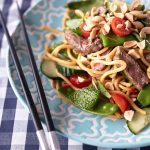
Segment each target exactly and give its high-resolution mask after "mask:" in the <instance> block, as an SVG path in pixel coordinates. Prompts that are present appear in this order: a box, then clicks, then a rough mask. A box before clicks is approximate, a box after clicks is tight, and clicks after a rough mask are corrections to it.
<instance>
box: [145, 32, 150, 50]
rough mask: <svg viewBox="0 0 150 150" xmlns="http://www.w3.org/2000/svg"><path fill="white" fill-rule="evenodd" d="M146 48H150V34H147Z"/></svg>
mask: <svg viewBox="0 0 150 150" xmlns="http://www.w3.org/2000/svg"><path fill="white" fill-rule="evenodd" d="M146 50H150V35H147V36H146Z"/></svg>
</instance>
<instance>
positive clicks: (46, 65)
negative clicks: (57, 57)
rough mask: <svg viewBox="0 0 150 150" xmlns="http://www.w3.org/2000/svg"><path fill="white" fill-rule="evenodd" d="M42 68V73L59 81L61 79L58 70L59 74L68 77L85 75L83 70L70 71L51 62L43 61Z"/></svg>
mask: <svg viewBox="0 0 150 150" xmlns="http://www.w3.org/2000/svg"><path fill="white" fill-rule="evenodd" d="M40 68H41V71H42V73H43V74H44V75H45V76H47V77H48V78H50V79H59V77H58V76H57V73H56V70H58V72H60V73H61V74H63V75H64V76H66V77H67V76H71V75H74V74H77V75H78V74H84V73H85V71H83V70H75V69H70V68H67V67H64V66H61V65H59V64H56V63H55V62H53V61H49V60H43V61H42V63H41V67H40Z"/></svg>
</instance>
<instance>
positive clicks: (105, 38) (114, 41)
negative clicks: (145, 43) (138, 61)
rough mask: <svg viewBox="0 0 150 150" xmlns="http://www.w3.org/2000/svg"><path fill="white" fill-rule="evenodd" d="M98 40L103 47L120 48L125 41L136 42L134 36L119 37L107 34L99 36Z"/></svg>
mask: <svg viewBox="0 0 150 150" xmlns="http://www.w3.org/2000/svg"><path fill="white" fill-rule="evenodd" d="M100 39H101V40H102V44H103V46H104V47H114V46H121V45H123V44H124V42H127V41H134V40H136V41H137V39H136V37H135V36H134V35H128V36H125V37H120V36H117V35H115V34H113V33H111V34H108V35H104V34H100Z"/></svg>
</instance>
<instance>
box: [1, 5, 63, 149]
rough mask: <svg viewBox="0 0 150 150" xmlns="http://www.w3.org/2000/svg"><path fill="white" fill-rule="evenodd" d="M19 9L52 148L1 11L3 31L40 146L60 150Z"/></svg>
mask: <svg viewBox="0 0 150 150" xmlns="http://www.w3.org/2000/svg"><path fill="white" fill-rule="evenodd" d="M17 9H18V13H19V18H20V21H21V25H22V29H23V35H24V38H25V44H26V49H27V51H28V54H29V59H30V63H31V67H32V71H33V75H34V79H35V81H36V86H37V90H38V94H39V98H40V102H41V105H42V109H43V113H44V117H45V122H46V126H47V131H48V135H49V142H50V146H51V148H50V147H49V146H48V143H47V140H46V136H45V132H44V130H43V127H42V124H41V121H40V118H39V115H38V112H37V109H36V106H35V104H34V101H33V98H32V95H31V92H30V90H29V87H28V84H27V81H26V79H25V76H24V73H23V70H22V67H21V64H20V62H19V58H18V56H17V52H16V50H15V47H14V44H13V41H12V39H11V37H10V35H9V32H8V29H7V26H6V23H5V20H4V16H3V14H2V12H1V10H0V22H1V25H2V27H3V30H4V32H5V34H6V37H7V40H8V44H9V47H10V52H11V55H12V58H13V61H14V63H15V66H16V70H17V73H18V75H19V79H20V81H21V85H22V88H23V91H24V94H25V98H26V101H27V104H28V107H29V110H30V113H31V116H32V118H33V122H34V125H35V129H36V133H37V137H38V139H39V143H40V146H41V148H42V150H50V149H52V150H60V145H59V142H58V139H57V135H56V131H55V128H54V124H53V120H52V117H51V114H50V110H49V107H48V103H47V99H46V96H45V93H44V89H43V86H42V82H41V79H40V76H39V73H38V69H37V66H36V62H35V59H34V55H33V52H32V48H31V45H30V41H29V37H28V34H27V31H26V27H25V23H24V20H23V16H22V14H21V10H20V8H19V5H18V3H17Z"/></svg>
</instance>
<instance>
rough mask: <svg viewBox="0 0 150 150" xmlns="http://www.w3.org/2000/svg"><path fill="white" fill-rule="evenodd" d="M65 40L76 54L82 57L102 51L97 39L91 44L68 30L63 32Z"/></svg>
mask: <svg viewBox="0 0 150 150" xmlns="http://www.w3.org/2000/svg"><path fill="white" fill-rule="evenodd" d="M65 39H66V40H67V42H68V43H69V45H71V46H72V48H74V50H75V51H76V52H77V53H82V54H83V55H87V54H90V53H93V52H97V51H99V50H100V49H102V44H101V42H100V40H99V39H98V38H97V39H95V40H93V41H92V42H91V41H90V40H88V39H84V38H82V37H80V36H79V35H77V34H76V33H74V32H72V31H70V30H67V31H66V32H65Z"/></svg>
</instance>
